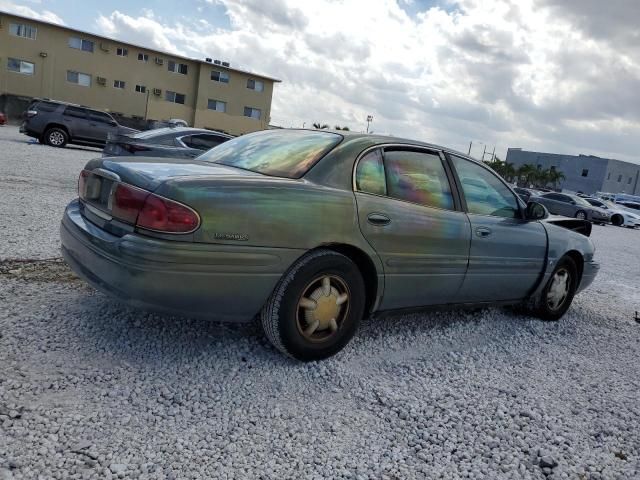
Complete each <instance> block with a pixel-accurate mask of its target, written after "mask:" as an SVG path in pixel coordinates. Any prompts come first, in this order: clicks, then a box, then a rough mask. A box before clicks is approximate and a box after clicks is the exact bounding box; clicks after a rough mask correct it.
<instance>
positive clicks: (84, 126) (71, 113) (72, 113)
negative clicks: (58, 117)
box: [62, 105, 91, 142]
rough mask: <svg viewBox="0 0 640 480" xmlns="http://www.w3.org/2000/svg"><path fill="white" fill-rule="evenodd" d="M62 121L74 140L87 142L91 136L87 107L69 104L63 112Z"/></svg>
mask: <svg viewBox="0 0 640 480" xmlns="http://www.w3.org/2000/svg"><path fill="white" fill-rule="evenodd" d="M62 121H63V123H64V125H65V127H67V130H68V131H69V135H70V136H71V138H72V140H80V141H84V142H86V141H87V140H89V139H90V138H91V137H90V135H91V133H90V129H89V119H88V117H87V109H86V108H82V107H74V106H71V105H69V106H67V107H66V108H65V109H64V112H63V114H62Z"/></svg>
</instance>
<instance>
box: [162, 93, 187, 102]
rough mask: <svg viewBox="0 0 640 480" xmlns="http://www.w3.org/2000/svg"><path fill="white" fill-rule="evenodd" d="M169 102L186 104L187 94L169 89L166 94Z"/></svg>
mask: <svg viewBox="0 0 640 480" xmlns="http://www.w3.org/2000/svg"><path fill="white" fill-rule="evenodd" d="M164 98H165V100H166V101H167V102H173V103H180V104H182V105H184V102H185V98H186V97H185V95H184V94H182V93H177V92H172V91H171V90H167V91H166V92H165V96H164Z"/></svg>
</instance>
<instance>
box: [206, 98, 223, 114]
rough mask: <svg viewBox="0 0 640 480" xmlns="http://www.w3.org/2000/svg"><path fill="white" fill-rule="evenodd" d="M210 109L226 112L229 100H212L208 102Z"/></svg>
mask: <svg viewBox="0 0 640 480" xmlns="http://www.w3.org/2000/svg"><path fill="white" fill-rule="evenodd" d="M207 108H208V109H209V110H215V111H216V112H226V111H227V102H221V101H220V100H211V99H209V102H208V104H207Z"/></svg>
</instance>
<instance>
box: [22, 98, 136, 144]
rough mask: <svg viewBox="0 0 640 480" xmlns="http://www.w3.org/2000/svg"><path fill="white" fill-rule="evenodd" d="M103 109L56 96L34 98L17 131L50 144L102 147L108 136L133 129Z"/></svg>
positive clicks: (132, 130)
mask: <svg viewBox="0 0 640 480" xmlns="http://www.w3.org/2000/svg"><path fill="white" fill-rule="evenodd" d="M136 131H137V130H134V129H132V128H128V127H124V126H122V125H119V124H118V122H116V121H115V120H114V118H113V117H112V116H111V115H109V114H108V113H106V112H102V111H100V110H94V109H91V108H88V107H84V106H82V105H76V104H72V103H65V102H59V101H56V100H49V99H46V100H42V99H35V100H33V101H32V102H31V103H30V104H29V107H28V108H27V111H26V112H25V113H24V121H23V122H22V125H21V126H20V132H21V133H24V134H25V135H28V136H30V137H33V138H37V139H38V140H39V141H40V142H41V143H46V144H47V145H51V146H52V147H64V146H65V145H67V143H73V144H76V145H87V146H92V147H103V146H104V144H105V143H106V141H107V136H108V135H109V134H110V133H111V134H115V133H131V132H136Z"/></svg>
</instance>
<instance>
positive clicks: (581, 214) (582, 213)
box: [576, 210, 587, 220]
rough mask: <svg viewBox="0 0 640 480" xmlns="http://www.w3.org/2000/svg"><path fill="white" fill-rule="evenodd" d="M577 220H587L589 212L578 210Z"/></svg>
mask: <svg viewBox="0 0 640 480" xmlns="http://www.w3.org/2000/svg"><path fill="white" fill-rule="evenodd" d="M576 218H578V219H580V220H586V219H587V212H585V211H584V210H578V211H577V212H576Z"/></svg>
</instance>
